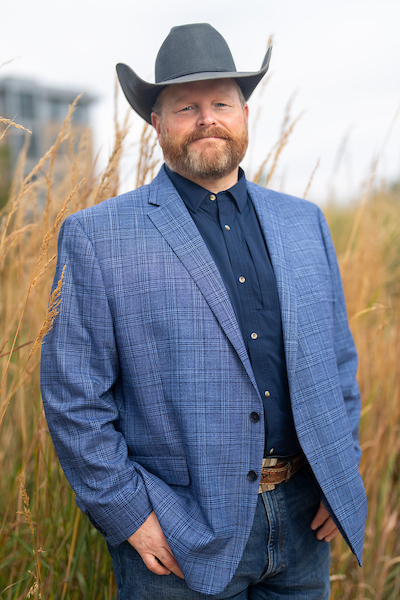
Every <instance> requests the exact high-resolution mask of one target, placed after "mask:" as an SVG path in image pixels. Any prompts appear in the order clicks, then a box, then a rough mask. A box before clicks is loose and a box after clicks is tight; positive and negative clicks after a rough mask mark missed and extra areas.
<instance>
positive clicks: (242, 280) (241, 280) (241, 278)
mask: <svg viewBox="0 0 400 600" xmlns="http://www.w3.org/2000/svg"><path fill="white" fill-rule="evenodd" d="M239 281H240V283H244V282H245V281H246V279H245V278H244V277H243V275H241V276H240V277H239Z"/></svg>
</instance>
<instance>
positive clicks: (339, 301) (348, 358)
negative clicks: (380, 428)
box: [319, 211, 361, 464]
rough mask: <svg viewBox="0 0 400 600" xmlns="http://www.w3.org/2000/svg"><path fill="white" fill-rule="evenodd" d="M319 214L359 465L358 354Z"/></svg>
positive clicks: (333, 255)
mask: <svg viewBox="0 0 400 600" xmlns="http://www.w3.org/2000/svg"><path fill="white" fill-rule="evenodd" d="M319 214H320V227H321V232H322V236H323V240H324V244H325V250H326V254H327V257H328V261H329V265H330V270H331V277H332V289H333V292H334V328H333V333H334V351H335V355H336V361H337V368H338V372H339V379H340V385H341V387H342V392H343V399H344V402H345V406H346V411H347V415H348V418H349V423H350V428H351V432H352V436H353V443H354V451H355V454H356V458H357V461H358V464H359V463H360V459H361V449H360V444H359V438H358V431H359V423H360V414H361V399H360V391H359V387H358V383H357V378H356V375H357V366H358V357H357V351H356V348H355V344H354V340H353V336H352V334H351V331H350V327H349V323H348V317H347V311H346V304H345V298H344V292H343V285H342V279H341V275H340V270H339V265H338V261H337V258H336V252H335V248H334V245H333V242H332V238H331V235H330V231H329V227H328V224H327V222H326V220H325V217H324V215H323V214H322V212H321V211H320V212H319Z"/></svg>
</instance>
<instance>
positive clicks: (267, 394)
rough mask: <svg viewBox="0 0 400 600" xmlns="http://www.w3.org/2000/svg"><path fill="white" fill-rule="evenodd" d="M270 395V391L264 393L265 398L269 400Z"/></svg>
mask: <svg viewBox="0 0 400 600" xmlns="http://www.w3.org/2000/svg"><path fill="white" fill-rule="evenodd" d="M270 395H271V394H270V393H269V391H268V390H267V391H266V392H264V396H265V397H266V398H269V397H270Z"/></svg>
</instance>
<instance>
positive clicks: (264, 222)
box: [248, 183, 297, 382]
mask: <svg viewBox="0 0 400 600" xmlns="http://www.w3.org/2000/svg"><path fill="white" fill-rule="evenodd" d="M248 191H249V194H250V197H251V199H252V201H253V204H254V207H255V209H256V213H257V216H258V219H259V222H260V225H261V229H262V232H263V235H264V238H265V241H266V243H267V247H268V251H269V254H270V257H271V262H272V267H273V269H274V273H275V278H276V283H277V287H278V295H279V301H280V306H281V317H282V329H283V340H284V348H285V355H286V369H287V373H288V379H289V382H290V381H291V379H292V376H293V375H294V372H295V368H296V356H297V302H296V294H295V289H296V286H295V281H294V276H293V269H292V264H291V257H290V250H289V243H288V241H287V240H286V239H285V234H284V232H285V222H284V218H283V215H281V214H280V209H279V205H278V204H277V203H275V202H273V200H272V195H273V193H272V192H270V191H269V190H264V189H260V188H258V187H257V186H255V185H254V184H251V183H248Z"/></svg>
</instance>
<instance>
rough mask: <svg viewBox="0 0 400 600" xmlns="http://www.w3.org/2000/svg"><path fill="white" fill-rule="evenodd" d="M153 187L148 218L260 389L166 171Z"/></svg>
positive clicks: (214, 272)
mask: <svg viewBox="0 0 400 600" xmlns="http://www.w3.org/2000/svg"><path fill="white" fill-rule="evenodd" d="M150 188H151V193H150V198H149V202H150V204H152V205H153V207H152V209H151V210H149V213H148V216H149V218H150V219H151V220H152V222H153V224H154V225H155V227H157V229H158V231H159V232H160V234H161V235H162V236H163V237H164V239H165V240H166V242H167V243H168V244H169V246H170V247H171V248H172V250H173V251H174V252H175V254H176V255H177V257H178V258H179V260H180V261H181V262H182V264H183V265H184V267H185V268H186V269H187V271H188V272H189V274H190V275H191V277H192V278H193V280H194V281H195V283H196V285H197V286H198V288H199V289H200V291H201V293H202V294H203V296H204V298H205V300H206V302H207V303H208V305H209V307H210V309H211V310H212V312H213V313H214V315H215V317H216V319H217V321H218V322H219V324H220V326H221V327H222V329H223V330H224V332H225V334H226V336H227V337H228V339H229V340H230V342H231V344H232V346H233V347H234V349H235V350H236V352H237V354H238V356H239V358H240V360H241V361H242V363H243V365H244V367H245V369H246V372H247V374H248V376H249V377H250V379H251V381H252V383H253V385H254V387H255V388H256V389H257V390H258V388H257V383H256V380H255V377H254V374H253V370H252V367H251V364H250V360H249V357H248V354H247V350H246V347H245V345H244V341H243V338H242V334H241V332H240V329H239V325H238V322H237V320H236V316H235V313H234V310H233V308H232V304H231V302H230V299H229V296H228V292H227V291H226V288H225V286H224V284H223V281H222V278H221V275H220V273H219V271H218V269H217V266H216V264H215V263H214V261H213V259H212V257H211V255H210V253H209V251H208V248H207V246H206V244H205V242H204V240H203V238H202V236H201V235H200V233H199V231H198V229H197V227H196V225H195V224H194V221H193V219H192V218H191V216H190V214H189V211H188V210H187V208H186V206H185V203H184V202H183V200H182V199H181V197H180V196H179V194H178V192H177V191H176V189H175V187H174V186H173V185H172V182H171V181H170V179H169V177H168V175H167V174H166V173H165V171H164V169H162V170H161V171H160V173H159V175H158V176H157V177H156V179H154V181H153V182H152V184H151V185H150ZM154 205H156V206H157V208H156V207H155V206H154Z"/></svg>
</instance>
